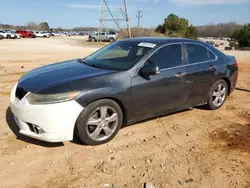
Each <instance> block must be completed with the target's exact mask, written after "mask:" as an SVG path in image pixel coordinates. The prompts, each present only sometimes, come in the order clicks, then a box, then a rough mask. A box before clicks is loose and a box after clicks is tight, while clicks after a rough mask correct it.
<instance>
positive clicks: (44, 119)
mask: <svg viewBox="0 0 250 188" xmlns="http://www.w3.org/2000/svg"><path fill="white" fill-rule="evenodd" d="M16 87H17V86H15V87H14V88H13V90H12V92H11V96H10V108H11V110H12V112H13V114H14V115H15V120H16V123H17V125H18V126H19V128H20V133H21V134H23V135H26V136H29V137H32V138H35V139H38V140H42V141H47V142H62V141H69V140H72V139H73V135H74V127H75V123H76V120H77V118H78V116H79V114H80V113H81V111H82V110H83V107H82V106H81V105H79V104H78V103H77V102H76V101H74V100H72V101H68V102H63V103H57V104H46V105H31V104H29V102H28V101H27V99H26V96H27V95H26V96H25V97H23V98H22V99H21V100H18V99H17V98H16V96H15V92H16ZM33 125H35V126H39V127H40V128H41V129H42V130H43V133H40V134H38V133H36V132H35V131H34V130H33V129H31V126H33Z"/></svg>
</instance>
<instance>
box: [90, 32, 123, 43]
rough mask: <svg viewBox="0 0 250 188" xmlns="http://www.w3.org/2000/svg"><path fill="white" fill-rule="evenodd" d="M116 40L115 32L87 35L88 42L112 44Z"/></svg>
mask: <svg viewBox="0 0 250 188" xmlns="http://www.w3.org/2000/svg"><path fill="white" fill-rule="evenodd" d="M117 38H118V35H117V33H116V32H115V31H109V32H101V33H93V34H90V35H89V41H92V42H96V41H109V42H114V41H116V40H117Z"/></svg>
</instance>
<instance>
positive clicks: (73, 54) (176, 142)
mask: <svg viewBox="0 0 250 188" xmlns="http://www.w3.org/2000/svg"><path fill="white" fill-rule="evenodd" d="M84 41H85V39H84V38H83V37H78V38H73V37H71V38H49V39H43V38H41V39H20V40H2V41H0V187H10V188H14V187H18V188H22V187H25V188H29V187H33V188H40V187H79V188H80V187H82V188H98V187H115V188H120V187H128V188H140V187H143V186H144V183H149V182H151V183H152V184H153V185H154V186H155V187H156V188H168V187H190V188H191V187H192V188H195V187H197V188H200V187H202V188H203V187H204V188H209V187H212V188H217V187H218V188H222V187H225V188H233V187H237V188H238V187H240V188H248V187H250V161H249V160H250V52H237V51H230V52H226V53H230V54H232V55H235V56H236V57H237V60H238V64H239V67H240V73H239V79H238V83H237V89H236V90H235V91H234V93H233V94H232V95H231V96H230V97H229V98H228V100H227V102H226V103H225V105H224V106H223V107H222V108H221V109H219V110H217V111H207V110H204V109H202V108H195V109H190V110H186V111H182V112H179V113H175V114H171V115H166V116H162V117H158V118H155V119H151V120H148V121H144V122H140V123H138V124H136V125H132V126H128V127H125V128H123V129H122V130H121V131H120V132H119V133H118V135H117V136H116V137H115V138H114V139H113V140H112V141H111V142H109V143H108V144H105V145H101V146H95V147H92V146H91V147H90V146H83V145H80V143H79V141H77V140H74V141H72V142H65V143H56V144H51V143H45V142H40V141H37V140H34V139H31V138H28V137H25V136H22V135H20V134H19V133H18V128H17V126H16V124H15V123H14V121H13V116H12V113H11V111H10V110H9V94H10V91H11V89H12V87H13V86H14V84H15V82H16V81H17V80H18V79H19V77H20V76H21V75H22V74H24V73H25V72H27V71H28V70H31V69H33V68H35V67H39V66H42V65H46V64H49V63H54V62H58V61H62V60H67V59H73V58H78V57H83V56H86V55H87V54H89V53H91V52H93V51H95V50H96V49H98V47H99V46H98V45H90V44H88V43H85V42H84Z"/></svg>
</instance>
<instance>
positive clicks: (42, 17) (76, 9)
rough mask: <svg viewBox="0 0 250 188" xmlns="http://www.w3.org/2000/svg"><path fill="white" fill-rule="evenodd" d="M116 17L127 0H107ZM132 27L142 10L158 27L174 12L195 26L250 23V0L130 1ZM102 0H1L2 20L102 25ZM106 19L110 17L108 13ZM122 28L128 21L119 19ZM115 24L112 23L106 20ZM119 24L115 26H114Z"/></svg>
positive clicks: (145, 21) (147, 20) (146, 21)
mask: <svg viewBox="0 0 250 188" xmlns="http://www.w3.org/2000/svg"><path fill="white" fill-rule="evenodd" d="M106 1H107V3H108V5H109V6H110V9H111V11H112V13H113V14H114V17H115V18H118V17H119V18H122V15H121V14H119V13H118V11H117V10H118V9H119V7H122V5H123V3H122V1H123V0H106ZM127 2H128V11H129V16H130V22H131V26H136V25H137V18H136V14H137V12H138V9H140V10H142V15H143V17H142V18H141V26H143V27H155V26H157V25H159V24H162V23H163V20H164V18H166V17H167V16H168V15H169V14H171V13H174V14H176V15H178V16H180V17H184V18H186V19H188V20H189V22H190V23H191V24H193V25H195V26H198V25H206V24H216V23H222V22H231V21H235V22H237V23H240V24H244V23H250V0H127ZM99 9H100V0H22V1H17V0H1V2H0V23H2V24H12V25H25V24H26V23H27V22H29V21H33V22H37V23H40V22H43V21H46V22H48V23H49V26H50V27H51V28H55V27H63V28H73V27H79V26H86V27H89V26H93V27H96V26H98V24H99V22H98V18H99ZM104 17H105V18H110V16H109V14H108V12H105V13H104ZM119 24H120V26H121V27H124V26H125V23H124V21H120V22H119ZM104 25H105V26H106V27H113V26H114V24H113V23H112V22H109V21H108V22H105V23H104ZM114 27H115V26H114Z"/></svg>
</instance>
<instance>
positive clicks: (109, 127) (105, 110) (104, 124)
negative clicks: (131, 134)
mask: <svg viewBox="0 0 250 188" xmlns="http://www.w3.org/2000/svg"><path fill="white" fill-rule="evenodd" d="M117 126H118V114H117V112H116V111H115V110H114V109H113V108H112V107H108V106H102V107H100V108H97V109H96V110H95V111H94V112H93V113H92V114H91V115H90V116H89V118H88V121H87V126H86V129H87V134H88V136H89V137H90V138H91V139H92V140H94V141H102V140H106V139H108V138H109V137H110V136H111V135H112V134H113V133H114V132H115V130H116V128H117Z"/></svg>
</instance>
